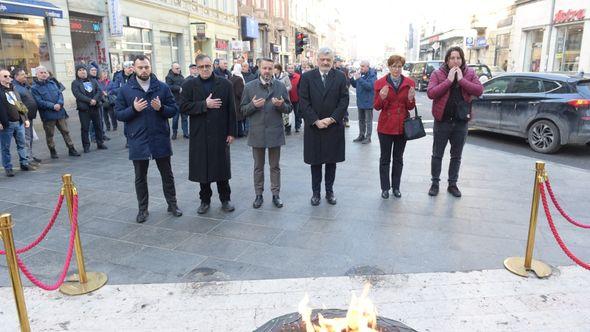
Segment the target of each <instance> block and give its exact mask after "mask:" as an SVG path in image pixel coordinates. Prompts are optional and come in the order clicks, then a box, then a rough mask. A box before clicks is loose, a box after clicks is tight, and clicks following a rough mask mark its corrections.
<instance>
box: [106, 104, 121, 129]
mask: <svg viewBox="0 0 590 332" xmlns="http://www.w3.org/2000/svg"><path fill="white" fill-rule="evenodd" d="M103 115H104V124H105V125H106V126H107V129H108V130H110V129H111V124H112V126H113V129H117V124H118V123H117V116H116V115H115V108H114V107H108V108H105V109H104V112H103ZM109 120H110V121H109Z"/></svg>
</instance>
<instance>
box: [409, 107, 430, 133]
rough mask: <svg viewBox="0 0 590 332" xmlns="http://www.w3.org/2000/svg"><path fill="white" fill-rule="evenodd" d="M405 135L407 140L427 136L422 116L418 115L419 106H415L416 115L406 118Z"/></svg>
mask: <svg viewBox="0 0 590 332" xmlns="http://www.w3.org/2000/svg"><path fill="white" fill-rule="evenodd" d="M404 136H405V137H406V140H408V141H410V140H414V139H418V138H422V137H424V136H426V131H425V130H424V124H423V123H422V117H421V116H419V115H418V107H416V108H414V117H411V116H410V117H408V118H406V119H405V120H404Z"/></svg>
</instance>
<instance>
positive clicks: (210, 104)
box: [205, 93, 222, 108]
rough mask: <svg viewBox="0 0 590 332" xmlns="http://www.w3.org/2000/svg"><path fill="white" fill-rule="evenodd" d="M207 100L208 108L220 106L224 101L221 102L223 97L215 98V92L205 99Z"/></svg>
mask: <svg viewBox="0 0 590 332" xmlns="http://www.w3.org/2000/svg"><path fill="white" fill-rule="evenodd" d="M205 102H206V103H207V108H220V107H221V105H222V103H221V99H219V98H215V99H214V98H213V94H212V93H210V94H209V97H207V99H205Z"/></svg>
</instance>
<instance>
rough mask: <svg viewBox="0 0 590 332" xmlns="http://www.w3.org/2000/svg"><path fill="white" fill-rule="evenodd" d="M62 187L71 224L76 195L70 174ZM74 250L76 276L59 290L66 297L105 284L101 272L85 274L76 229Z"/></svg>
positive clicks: (106, 278) (84, 292)
mask: <svg viewBox="0 0 590 332" xmlns="http://www.w3.org/2000/svg"><path fill="white" fill-rule="evenodd" d="M62 180H63V183H64V184H63V187H62V191H63V193H64V195H65V198H66V202H67V203H68V214H69V216H70V223H73V221H74V219H73V212H74V211H73V209H74V195H78V192H77V190H76V187H75V186H74V182H73V181H72V175H71V174H65V175H64V176H62ZM74 248H75V250H76V262H77V264H78V274H73V275H72V276H70V277H69V278H68V279H67V280H66V281H65V282H64V284H63V285H62V286H61V287H60V288H59V291H60V292H62V293H64V294H66V295H82V294H87V293H90V292H93V291H95V290H97V289H99V288H101V287H102V286H104V285H105V284H106V283H107V280H108V277H107V275H106V274H105V273H102V272H86V266H85V265H84V254H83V253H82V241H81V240H80V232H78V228H76V234H75V239H74Z"/></svg>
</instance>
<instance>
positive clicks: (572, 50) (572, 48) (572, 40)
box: [553, 24, 584, 72]
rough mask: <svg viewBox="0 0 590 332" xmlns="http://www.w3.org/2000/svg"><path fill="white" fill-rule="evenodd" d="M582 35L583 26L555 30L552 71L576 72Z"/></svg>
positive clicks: (570, 26)
mask: <svg viewBox="0 0 590 332" xmlns="http://www.w3.org/2000/svg"><path fill="white" fill-rule="evenodd" d="M583 33H584V26H583V25H582V24H577V25H569V26H565V27H560V28H557V38H556V42H555V57H554V59H553V70H554V71H565V72H577V71H578V67H579V65H580V50H581V49H582V34H583Z"/></svg>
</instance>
